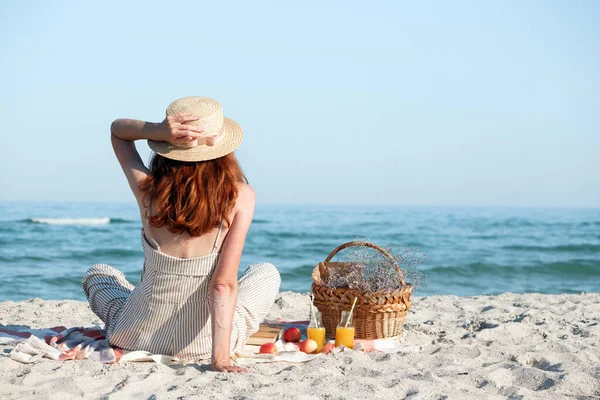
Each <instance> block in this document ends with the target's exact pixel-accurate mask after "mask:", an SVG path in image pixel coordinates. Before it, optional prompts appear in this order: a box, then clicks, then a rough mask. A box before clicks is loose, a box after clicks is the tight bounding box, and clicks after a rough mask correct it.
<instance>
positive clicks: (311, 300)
mask: <svg viewBox="0 0 600 400" xmlns="http://www.w3.org/2000/svg"><path fill="white" fill-rule="evenodd" d="M309 301H310V313H311V314H312V317H313V323H314V324H315V328H318V327H319V326H318V325H317V314H315V307H314V306H313V299H312V295H311V296H310V297H309Z"/></svg>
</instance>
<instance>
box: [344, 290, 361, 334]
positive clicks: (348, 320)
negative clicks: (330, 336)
mask: <svg viewBox="0 0 600 400" xmlns="http://www.w3.org/2000/svg"><path fill="white" fill-rule="evenodd" d="M356 299H358V297H355V298H354V301H353V302H352V308H351V309H350V315H348V319H347V320H346V325H344V328H347V327H348V323H349V322H350V318H351V317H352V311H354V306H355V305H356Z"/></svg>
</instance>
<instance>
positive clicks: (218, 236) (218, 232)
mask: <svg viewBox="0 0 600 400" xmlns="http://www.w3.org/2000/svg"><path fill="white" fill-rule="evenodd" d="M222 230H223V220H221V225H219V230H218V231H217V237H216V239H215V244H214V246H213V249H212V252H211V254H212V253H214V252H216V251H217V246H218V245H219V238H220V237H221V231H222Z"/></svg>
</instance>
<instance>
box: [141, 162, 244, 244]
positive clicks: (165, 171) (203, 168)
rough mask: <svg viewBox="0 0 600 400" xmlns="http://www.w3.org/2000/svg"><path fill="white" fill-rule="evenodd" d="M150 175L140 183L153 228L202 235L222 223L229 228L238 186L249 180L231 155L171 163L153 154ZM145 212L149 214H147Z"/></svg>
mask: <svg viewBox="0 0 600 400" xmlns="http://www.w3.org/2000/svg"><path fill="white" fill-rule="evenodd" d="M150 171H151V174H150V175H148V177H146V179H144V180H143V181H142V183H141V184H140V189H141V190H142V191H144V192H145V194H144V203H145V204H150V200H152V201H153V202H154V205H155V208H156V214H155V215H152V216H149V215H146V216H147V217H148V221H149V222H150V224H152V226H154V227H157V228H160V227H162V226H167V227H168V229H169V230H170V231H171V232H173V233H183V232H187V233H189V234H190V236H201V235H204V234H205V233H208V232H210V231H211V230H212V229H214V228H217V227H218V226H219V225H220V224H221V221H223V220H225V221H226V222H227V225H226V226H230V224H231V221H230V220H229V217H228V215H229V213H230V212H231V210H232V209H233V207H234V205H235V200H236V198H237V194H238V184H239V183H242V182H245V183H247V182H248V180H247V179H246V177H245V176H244V173H243V172H242V169H241V168H240V165H239V164H238V162H237V159H236V158H235V156H234V155H233V153H229V154H227V155H226V156H223V157H220V158H217V159H214V160H209V161H197V162H184V161H177V160H171V159H169V158H166V157H163V156H161V155H158V154H155V155H154V156H153V157H152V161H151V162H150ZM146 212H147V213H148V212H149V211H146Z"/></svg>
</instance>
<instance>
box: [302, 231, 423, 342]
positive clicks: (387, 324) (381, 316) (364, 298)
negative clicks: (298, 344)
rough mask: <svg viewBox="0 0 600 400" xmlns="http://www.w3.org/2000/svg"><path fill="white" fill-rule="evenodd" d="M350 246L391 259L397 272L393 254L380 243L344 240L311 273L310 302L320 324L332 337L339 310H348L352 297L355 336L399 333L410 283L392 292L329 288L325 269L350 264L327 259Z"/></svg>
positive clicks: (409, 301) (410, 289) (376, 337)
mask: <svg viewBox="0 0 600 400" xmlns="http://www.w3.org/2000/svg"><path fill="white" fill-rule="evenodd" d="M353 246H365V247H371V248H373V249H375V250H377V251H379V252H380V253H381V254H383V255H384V256H385V257H386V258H388V259H389V260H390V261H392V263H393V265H394V267H395V268H396V270H397V271H398V272H401V270H400V267H399V266H398V263H396V261H395V260H394V258H393V257H392V256H391V255H390V254H389V253H388V252H387V251H385V250H384V249H382V248H381V247H379V246H377V245H375V244H372V243H367V242H348V243H344V244H343V245H341V246H339V247H337V248H336V249H334V250H333V251H332V252H331V253H330V254H329V255H328V256H327V258H326V259H325V261H324V262H320V263H319V264H318V265H317V266H316V267H315V269H314V271H313V274H312V277H313V281H314V282H313V284H312V288H311V290H312V293H313V296H314V305H315V307H316V308H318V309H319V311H321V317H322V319H323V324H324V325H325V328H326V330H327V336H328V337H329V338H333V337H335V329H336V327H337V325H338V323H339V322H340V318H341V315H342V311H350V308H351V307H352V302H353V301H354V298H357V300H356V306H355V307H354V312H353V314H352V318H353V324H354V328H355V335H354V336H355V338H357V339H382V338H390V337H396V336H399V335H400V334H401V333H402V328H403V326H404V320H405V319H406V315H407V314H408V310H409V308H410V306H411V300H410V295H411V291H412V284H410V283H407V282H404V280H402V283H403V286H402V288H401V289H398V290H396V291H393V292H380V291H379V292H366V291H364V290H360V289H351V288H331V287H328V286H327V279H328V277H329V276H328V271H329V269H331V268H344V269H346V270H348V271H349V272H351V271H350V269H351V268H352V266H353V265H356V264H353V263H351V262H332V261H330V260H331V259H332V258H333V256H335V255H336V254H337V253H338V252H339V251H341V250H343V249H345V248H348V247H353Z"/></svg>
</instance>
